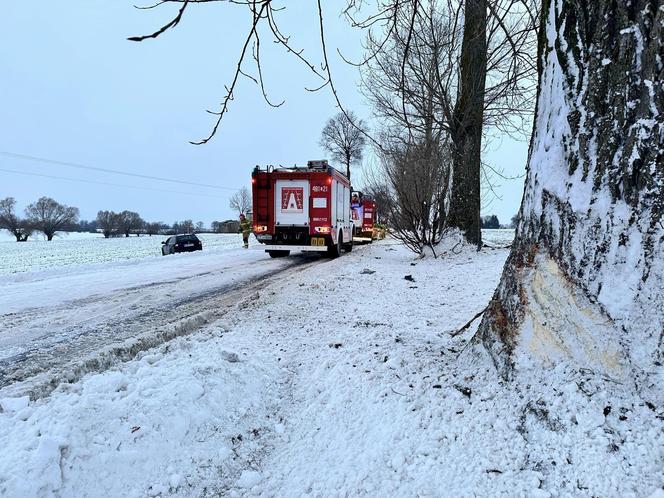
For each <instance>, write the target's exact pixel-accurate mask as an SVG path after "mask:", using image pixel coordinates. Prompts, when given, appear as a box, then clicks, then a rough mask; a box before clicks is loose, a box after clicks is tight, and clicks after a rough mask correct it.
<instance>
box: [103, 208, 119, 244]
mask: <svg viewBox="0 0 664 498" xmlns="http://www.w3.org/2000/svg"><path fill="white" fill-rule="evenodd" d="M97 224H98V225H99V228H101V232H102V233H103V234H104V237H105V238H109V237H110V236H111V235H115V234H117V233H118V232H119V230H120V218H119V215H118V213H114V212H113V211H99V212H98V213H97Z"/></svg>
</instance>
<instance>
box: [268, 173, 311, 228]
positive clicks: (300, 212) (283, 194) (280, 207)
mask: <svg viewBox="0 0 664 498" xmlns="http://www.w3.org/2000/svg"><path fill="white" fill-rule="evenodd" d="M274 193H275V196H274V203H275V206H274V212H275V220H274V221H275V222H276V224H277V225H300V226H304V225H307V224H308V223H309V181H308V180H277V182H276V188H275V192H274Z"/></svg>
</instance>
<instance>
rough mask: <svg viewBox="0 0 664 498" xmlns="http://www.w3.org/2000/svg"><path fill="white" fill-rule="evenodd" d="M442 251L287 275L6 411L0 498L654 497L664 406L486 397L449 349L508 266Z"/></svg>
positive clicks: (559, 388) (585, 382) (507, 388)
mask: <svg viewBox="0 0 664 498" xmlns="http://www.w3.org/2000/svg"><path fill="white" fill-rule="evenodd" d="M494 242H495V244H496V245H500V244H499V243H498V241H496V240H494ZM456 249H457V248H455V251H450V252H449V254H446V255H445V257H443V258H440V259H438V260H433V259H425V260H415V259H414V258H413V255H412V254H411V253H409V252H408V251H406V250H405V249H404V248H403V247H402V246H400V245H399V244H397V243H395V242H394V241H390V240H386V241H383V242H381V243H377V244H373V245H372V246H368V247H362V248H356V250H354V251H353V252H352V253H351V254H349V255H344V256H343V257H341V258H339V259H336V260H332V261H329V260H322V261H320V262H317V263H315V264H311V265H306V266H300V267H299V268H296V270H297V271H292V270H291V271H289V272H283V273H279V274H277V275H276V276H275V277H274V278H273V279H271V280H269V281H266V282H265V285H264V286H263V287H262V288H257V289H255V290H252V293H253V294H252V295H251V296H249V297H248V298H243V299H241V300H238V301H237V302H235V303H234V307H233V309H232V310H231V311H229V312H228V313H226V314H225V315H224V316H222V317H221V318H219V319H216V320H214V321H212V322H211V323H209V324H208V325H204V326H203V327H202V328H201V330H200V331H198V332H196V333H193V334H190V335H187V336H184V337H178V338H175V339H173V340H171V341H170V342H168V343H165V344H163V345H161V346H158V347H156V348H153V349H151V350H149V351H143V352H139V353H138V356H137V357H136V358H135V359H133V360H131V361H127V362H124V363H119V364H116V365H114V366H112V368H110V369H109V370H107V371H105V372H103V373H89V374H87V375H85V376H84V377H83V378H82V379H81V380H80V381H78V382H74V383H70V384H67V383H64V384H61V385H60V386H59V387H57V389H55V391H53V392H52V393H51V394H50V396H48V397H44V398H40V399H37V400H35V401H30V400H29V399H28V398H20V397H19V398H16V397H14V398H9V399H8V398H6V397H5V398H4V399H3V400H2V402H1V403H0V406H2V413H0V447H1V448H2V449H3V451H2V452H1V453H0V495H2V496H12V497H13V496H21V497H31V496H40V497H41V496H44V497H46V496H61V497H83V496H92V497H96V496H136V497H142V496H157V495H160V496H171V495H173V496H222V495H227V496H298V497H299V496H450V497H463V496H510V497H511V496H523V497H546V496H588V497H590V496H602V497H613V496H615V497H626V496H634V497H641V496H650V495H651V494H652V495H653V496H655V495H654V494H653V493H656V490H657V489H661V486H662V484H663V483H664V478H663V476H662V468H663V467H664V466H663V464H664V455H663V449H664V431H663V429H664V424H663V422H662V415H661V414H660V413H659V411H658V410H661V407H650V406H648V405H647V404H646V403H645V402H644V400H642V399H640V398H639V396H638V395H637V394H636V393H634V392H633V389H632V386H631V385H627V384H624V385H623V384H618V383H616V382H614V381H613V379H610V378H606V377H605V376H602V375H597V374H595V373H594V372H593V371H592V370H588V369H580V368H575V367H572V366H570V365H560V366H559V367H557V368H555V369H549V370H545V371H543V372H542V371H538V370H533V371H527V370H525V371H522V372H521V373H520V374H519V377H518V378H517V379H515V380H514V381H512V382H510V383H505V382H503V381H501V380H500V379H499V378H498V377H497V375H496V373H495V371H494V370H493V367H492V366H490V365H491V363H490V361H489V360H488V359H487V358H486V357H484V356H483V355H482V353H481V351H478V352H475V351H474V349H473V348H472V346H471V347H467V345H468V343H469V339H470V337H471V336H472V334H473V332H474V328H473V327H471V328H469V329H468V330H467V331H466V332H464V333H463V334H461V335H459V336H457V337H452V336H451V335H450V333H451V332H452V331H454V330H456V329H457V328H459V327H460V326H461V325H463V324H464V323H465V322H466V321H467V320H468V319H469V318H470V317H472V316H473V315H474V314H475V313H477V312H478V311H480V310H481V309H482V308H483V307H484V306H485V305H486V303H487V301H488V299H489V298H490V296H491V294H492V292H493V290H494V288H495V285H496V283H497V280H498V278H499V275H500V272H501V269H502V264H503V262H504V260H505V258H506V256H507V250H506V249H495V250H491V249H484V250H483V251H481V252H479V253H478V252H476V251H474V250H472V249H463V250H461V251H458V250H456ZM239 254H242V255H243V256H241V257H243V258H248V259H247V260H246V262H247V267H253V266H262V264H263V261H265V258H266V257H265V255H264V254H262V253H260V252H254V253H251V252H245V253H239ZM229 256H230V253H229ZM195 257H199V258H204V257H205V255H203V254H202V255H197V256H195ZM219 257H221V255H220V256H219ZM251 258H255V259H251ZM167 259H169V258H163V260H167ZM163 260H158V261H163ZM268 260H269V258H268ZM192 261H194V259H192ZM198 263H199V264H202V263H203V260H202V259H201V260H199V261H198ZM1 397H2V396H1V395H0V398H1Z"/></svg>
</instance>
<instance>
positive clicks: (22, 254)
mask: <svg viewBox="0 0 664 498" xmlns="http://www.w3.org/2000/svg"><path fill="white" fill-rule="evenodd" d="M198 237H199V238H200V239H201V240H202V241H203V250H204V251H205V252H206V253H213V254H218V253H220V252H224V251H226V250H229V249H234V248H237V247H238V240H240V239H239V237H240V236H239V235H237V234H209V233H203V234H199V235H198ZM167 238H168V236H164V235H154V236H152V237H149V236H141V237H134V236H132V237H114V238H110V239H105V238H104V236H103V235H101V234H94V233H75V232H74V233H67V232H59V233H58V234H57V235H56V237H55V238H54V239H53V240H52V241H50V242H48V241H46V240H45V239H44V238H43V237H40V236H39V235H37V236H33V237H31V238H30V239H28V242H22V243H17V242H16V240H15V239H14V238H13V237H12V236H11V235H9V232H7V231H5V230H0V278H1V277H2V276H3V275H8V274H15V273H23V272H35V271H52V270H54V269H62V268H65V269H67V268H70V267H74V268H77V267H80V266H89V267H91V268H95V267H97V268H98V267H100V265H101V266H103V265H105V264H107V263H114V262H120V261H138V260H142V259H150V258H157V257H161V242H162V241H163V240H166V239H167ZM252 240H253V238H252Z"/></svg>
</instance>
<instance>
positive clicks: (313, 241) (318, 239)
mask: <svg viewBox="0 0 664 498" xmlns="http://www.w3.org/2000/svg"><path fill="white" fill-rule="evenodd" d="M311 245H312V246H324V245H325V239H324V238H322V237H314V238H312V239H311Z"/></svg>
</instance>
